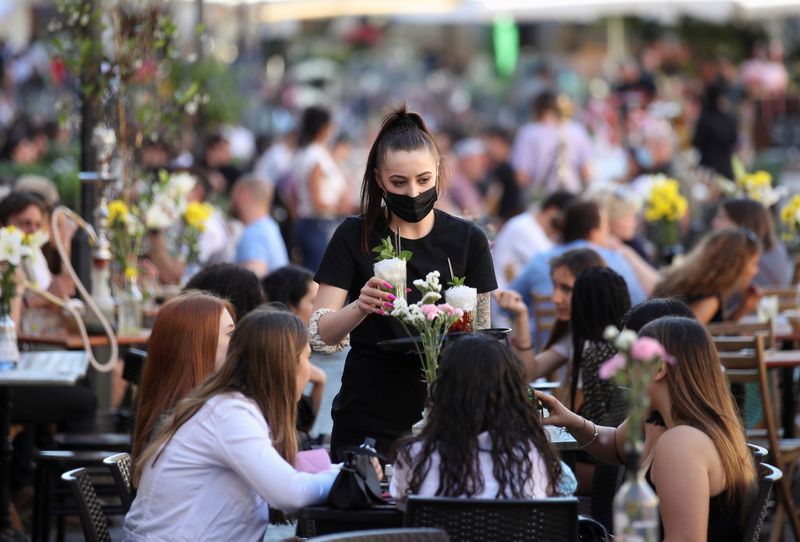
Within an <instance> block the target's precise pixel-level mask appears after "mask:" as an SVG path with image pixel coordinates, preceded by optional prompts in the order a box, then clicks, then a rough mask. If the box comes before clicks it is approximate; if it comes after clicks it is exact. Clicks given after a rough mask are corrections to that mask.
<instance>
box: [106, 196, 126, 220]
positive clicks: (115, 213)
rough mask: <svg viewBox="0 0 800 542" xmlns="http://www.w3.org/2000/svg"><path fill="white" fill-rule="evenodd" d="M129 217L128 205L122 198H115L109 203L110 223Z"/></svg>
mask: <svg viewBox="0 0 800 542" xmlns="http://www.w3.org/2000/svg"><path fill="white" fill-rule="evenodd" d="M127 219H128V206H127V205H126V204H125V202H124V201H122V200H121V199H115V200H113V201H111V202H109V204H108V223H109V224H113V223H115V222H117V221H119V222H125V221H126V220H127Z"/></svg>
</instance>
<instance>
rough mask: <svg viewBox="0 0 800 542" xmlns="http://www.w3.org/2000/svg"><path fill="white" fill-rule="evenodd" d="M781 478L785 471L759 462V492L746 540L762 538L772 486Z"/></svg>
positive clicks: (747, 528)
mask: <svg viewBox="0 0 800 542" xmlns="http://www.w3.org/2000/svg"><path fill="white" fill-rule="evenodd" d="M748 446H749V445H748ZM762 449H763V448H762ZM781 478H783V473H782V472H781V471H780V470H778V469H777V468H775V467H773V466H772V465H768V464H766V463H759V464H758V493H757V494H756V498H755V500H754V501H753V504H752V506H751V507H750V515H749V517H748V518H747V525H746V527H745V531H744V538H742V540H744V541H745V542H758V541H759V539H760V538H761V528H762V527H763V526H764V517H765V516H766V515H767V509H768V508H769V502H770V497H771V495H772V487H773V486H774V485H775V484H776V483H777V482H778V481H779V480H780V479H781Z"/></svg>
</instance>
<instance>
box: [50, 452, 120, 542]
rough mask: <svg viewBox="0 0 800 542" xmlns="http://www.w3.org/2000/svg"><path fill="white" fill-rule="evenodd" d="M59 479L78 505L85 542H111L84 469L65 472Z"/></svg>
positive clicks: (103, 517) (103, 516)
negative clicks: (68, 489)
mask: <svg viewBox="0 0 800 542" xmlns="http://www.w3.org/2000/svg"><path fill="white" fill-rule="evenodd" d="M61 479H62V480H63V481H64V482H66V483H67V485H68V486H69V487H70V488H71V489H72V494H73V496H74V497H75V501H76V503H77V504H78V514H79V515H80V518H81V527H83V536H84V538H85V540H86V541H87V542H111V533H110V532H109V530H108V520H107V519H106V516H105V514H104V513H103V508H102V506H100V499H98V498H97V493H96V492H95V490H94V486H93V485H92V480H91V478H89V474H88V473H87V472H86V469H84V468H79V469H73V470H71V471H67V472H65V473H64V474H62V475H61Z"/></svg>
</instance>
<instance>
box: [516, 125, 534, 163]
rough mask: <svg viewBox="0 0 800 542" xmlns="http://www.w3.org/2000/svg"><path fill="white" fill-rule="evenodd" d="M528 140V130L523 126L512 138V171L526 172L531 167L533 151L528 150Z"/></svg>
mask: <svg viewBox="0 0 800 542" xmlns="http://www.w3.org/2000/svg"><path fill="white" fill-rule="evenodd" d="M528 141H529V138H528V130H527V129H526V128H524V127H523V128H522V129H520V131H519V132H518V133H517V137H516V138H514V146H513V148H512V149H511V165H512V167H513V168H514V171H523V172H525V173H526V174H527V173H529V172H530V171H531V170H532V169H533V154H534V153H532V152H531V151H530V146H529V143H528Z"/></svg>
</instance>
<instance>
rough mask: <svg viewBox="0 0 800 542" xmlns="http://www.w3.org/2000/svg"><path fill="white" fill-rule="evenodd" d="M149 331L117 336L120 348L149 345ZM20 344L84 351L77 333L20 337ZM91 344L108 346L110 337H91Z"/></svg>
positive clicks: (18, 338) (18, 339)
mask: <svg viewBox="0 0 800 542" xmlns="http://www.w3.org/2000/svg"><path fill="white" fill-rule="evenodd" d="M150 331H151V330H149V329H143V330H142V331H141V332H140V333H137V334H135V335H117V344H118V345H119V346H135V345H140V344H145V343H147V340H148V339H149V338H150ZM17 341H18V342H19V343H20V344H24V343H27V344H45V345H53V346H58V347H61V348H64V349H66V350H83V340H82V339H81V336H80V335H79V334H77V333H45V334H30V335H18V336H17ZM89 344H90V345H91V346H93V347H102V346H108V337H106V336H105V335H89Z"/></svg>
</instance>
